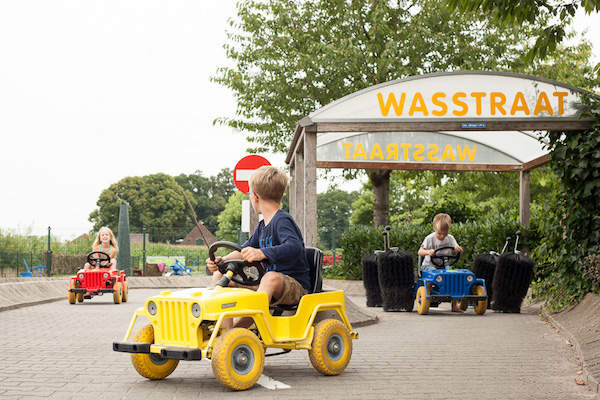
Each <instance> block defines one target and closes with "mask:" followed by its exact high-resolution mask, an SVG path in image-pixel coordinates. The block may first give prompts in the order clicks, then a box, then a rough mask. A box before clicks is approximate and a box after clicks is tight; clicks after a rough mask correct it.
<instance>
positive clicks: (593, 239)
mask: <svg viewBox="0 0 600 400" xmlns="http://www.w3.org/2000/svg"><path fill="white" fill-rule="evenodd" d="M586 103H587V104H586V110H587V111H586V114H587V116H590V117H592V118H593V120H594V123H593V127H592V128H591V129H589V130H587V131H581V132H549V133H548V134H547V139H548V148H549V150H551V151H552V153H551V157H552V167H553V169H554V171H555V172H556V174H557V176H558V177H559V182H560V190H559V191H558V192H556V193H555V194H553V195H551V196H549V199H548V200H549V201H548V202H547V204H546V206H545V208H544V213H543V214H542V215H543V216H544V218H543V219H542V222H541V227H540V230H541V232H542V234H543V235H544V237H545V240H544V242H543V243H542V245H541V246H539V247H538V248H537V249H536V252H535V256H536V259H537V260H538V263H539V265H538V271H539V279H538V282H537V285H536V287H535V288H536V290H535V293H536V294H537V295H538V296H540V297H542V298H545V299H547V300H548V301H549V304H550V307H551V308H552V309H553V310H560V309H562V308H564V307H566V306H569V305H572V304H574V303H575V302H576V301H579V300H581V298H582V297H583V295H584V294H585V293H587V292H589V291H592V290H596V291H597V290H598V289H600V202H598V198H600V100H599V99H598V98H593V99H586Z"/></svg>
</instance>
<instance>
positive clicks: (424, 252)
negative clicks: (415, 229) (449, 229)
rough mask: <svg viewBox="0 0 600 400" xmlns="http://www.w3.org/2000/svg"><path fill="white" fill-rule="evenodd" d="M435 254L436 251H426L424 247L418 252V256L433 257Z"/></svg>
mask: <svg viewBox="0 0 600 400" xmlns="http://www.w3.org/2000/svg"><path fill="white" fill-rule="evenodd" d="M434 253H435V250H433V249H426V248H424V247H423V246H421V248H419V251H418V252H417V254H418V255H420V256H432V255H434Z"/></svg>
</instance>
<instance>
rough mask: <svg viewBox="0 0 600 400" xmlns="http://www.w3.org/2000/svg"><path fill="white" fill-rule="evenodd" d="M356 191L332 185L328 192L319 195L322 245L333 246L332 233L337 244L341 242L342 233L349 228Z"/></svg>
mask: <svg viewBox="0 0 600 400" xmlns="http://www.w3.org/2000/svg"><path fill="white" fill-rule="evenodd" d="M356 195H357V194H356V193H348V192H346V191H344V190H340V189H335V188H332V187H330V188H329V189H328V190H327V191H326V192H324V193H319V194H318V195H317V220H318V231H319V242H320V245H319V246H320V247H321V248H324V249H330V248H333V245H334V243H332V235H334V236H335V239H334V240H335V244H339V243H340V238H341V237H342V233H343V232H345V231H346V230H348V226H349V224H350V213H351V211H352V208H351V207H352V206H351V204H352V200H353V199H354V198H356Z"/></svg>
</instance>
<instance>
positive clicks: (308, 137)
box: [304, 130, 319, 247]
mask: <svg viewBox="0 0 600 400" xmlns="http://www.w3.org/2000/svg"><path fill="white" fill-rule="evenodd" d="M318 239H319V237H318V231H317V133H316V132H307V131H306V130H305V131H304V243H305V245H306V246H311V247H316V246H317V242H318Z"/></svg>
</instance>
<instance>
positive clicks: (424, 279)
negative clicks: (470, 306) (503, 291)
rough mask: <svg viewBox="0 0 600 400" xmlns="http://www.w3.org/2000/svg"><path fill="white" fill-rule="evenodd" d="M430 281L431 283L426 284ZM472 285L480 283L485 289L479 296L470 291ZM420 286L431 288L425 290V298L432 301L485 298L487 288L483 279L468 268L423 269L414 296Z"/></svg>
mask: <svg viewBox="0 0 600 400" xmlns="http://www.w3.org/2000/svg"><path fill="white" fill-rule="evenodd" d="M428 283H431V285H429V286H428V285H427V284H428ZM473 285H481V286H483V288H484V290H485V295H483V296H479V295H475V294H473V292H472V289H471V288H472V286H473ZM421 286H425V289H426V290H427V288H428V287H430V288H431V289H430V290H429V291H428V292H427V300H430V301H431V302H433V303H441V302H448V301H452V300H472V301H478V300H485V299H487V289H485V281H484V280H483V279H478V278H477V277H475V274H474V273H473V272H471V271H469V270H468V269H450V267H446V268H444V269H435V270H430V271H423V272H422V274H421V277H420V278H419V279H418V280H417V284H416V285H415V293H414V294H415V296H416V294H417V290H419V288H420V287H421Z"/></svg>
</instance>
